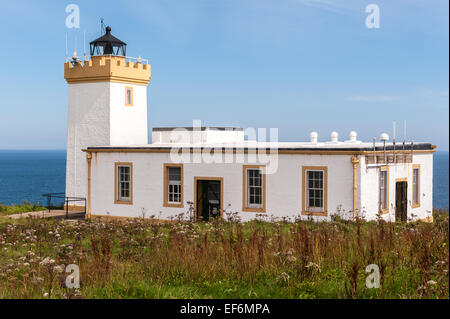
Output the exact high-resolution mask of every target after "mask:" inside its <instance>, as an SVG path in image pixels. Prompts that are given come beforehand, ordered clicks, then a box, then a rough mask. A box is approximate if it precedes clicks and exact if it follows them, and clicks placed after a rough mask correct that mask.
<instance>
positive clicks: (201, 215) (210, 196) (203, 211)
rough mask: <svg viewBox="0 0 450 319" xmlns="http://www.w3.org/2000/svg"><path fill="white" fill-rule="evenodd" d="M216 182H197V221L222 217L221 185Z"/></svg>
mask: <svg viewBox="0 0 450 319" xmlns="http://www.w3.org/2000/svg"><path fill="white" fill-rule="evenodd" d="M220 183H221V182H220V181H216V180H197V194H196V196H197V202H196V203H197V205H196V208H197V209H196V210H197V212H196V213H197V219H198V220H203V221H208V220H210V219H211V218H216V217H219V216H221V202H220V201H221V194H220V192H221V185H220Z"/></svg>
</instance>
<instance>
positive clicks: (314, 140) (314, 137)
mask: <svg viewBox="0 0 450 319" xmlns="http://www.w3.org/2000/svg"><path fill="white" fill-rule="evenodd" d="M318 137H319V135H318V134H317V133H316V132H311V134H309V138H310V140H311V143H314V144H317V139H318Z"/></svg>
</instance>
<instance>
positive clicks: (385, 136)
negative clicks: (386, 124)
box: [380, 133, 389, 142]
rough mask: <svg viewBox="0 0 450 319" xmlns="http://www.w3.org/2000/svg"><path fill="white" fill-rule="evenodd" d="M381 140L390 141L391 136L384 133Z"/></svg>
mask: <svg viewBox="0 0 450 319" xmlns="http://www.w3.org/2000/svg"><path fill="white" fill-rule="evenodd" d="M380 140H381V141H383V142H384V141H389V135H388V134H387V133H382V134H381V135H380Z"/></svg>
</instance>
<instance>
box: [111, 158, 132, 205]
mask: <svg viewBox="0 0 450 319" xmlns="http://www.w3.org/2000/svg"><path fill="white" fill-rule="evenodd" d="M121 166H128V167H130V200H129V201H124V200H119V167H121ZM114 204H126V205H133V163H124V162H116V163H114Z"/></svg>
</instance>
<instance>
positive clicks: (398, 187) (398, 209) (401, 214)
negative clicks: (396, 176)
mask: <svg viewBox="0 0 450 319" xmlns="http://www.w3.org/2000/svg"><path fill="white" fill-rule="evenodd" d="M407 190H408V183H407V182H396V183H395V220H396V221H402V222H406V221H407V219H408V213H407V212H408V210H407V209H408V207H407V205H408V191H407Z"/></svg>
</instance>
